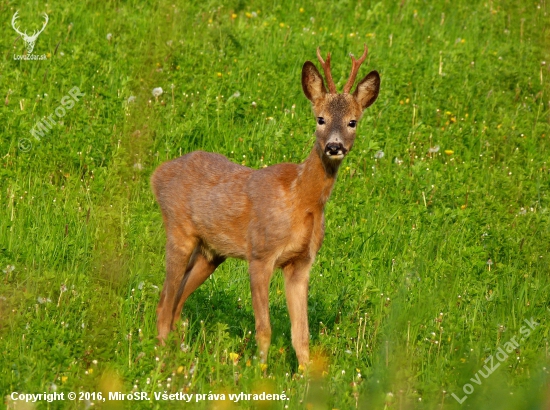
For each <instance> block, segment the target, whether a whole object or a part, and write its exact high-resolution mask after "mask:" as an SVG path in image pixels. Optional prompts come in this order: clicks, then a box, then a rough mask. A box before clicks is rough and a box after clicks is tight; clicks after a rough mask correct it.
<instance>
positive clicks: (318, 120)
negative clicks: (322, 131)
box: [317, 117, 325, 125]
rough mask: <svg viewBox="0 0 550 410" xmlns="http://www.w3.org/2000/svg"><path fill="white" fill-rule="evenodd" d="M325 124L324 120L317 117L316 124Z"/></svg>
mask: <svg viewBox="0 0 550 410" xmlns="http://www.w3.org/2000/svg"><path fill="white" fill-rule="evenodd" d="M324 123H325V119H324V118H323V117H317V124H319V125H323V124H324Z"/></svg>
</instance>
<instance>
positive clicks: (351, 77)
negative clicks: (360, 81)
mask: <svg viewBox="0 0 550 410" xmlns="http://www.w3.org/2000/svg"><path fill="white" fill-rule="evenodd" d="M368 52H369V50H368V48H367V45H366V44H365V49H364V51H363V55H362V56H361V57H360V58H359V60H356V59H355V57H354V56H353V54H351V53H350V57H351V74H350V75H349V80H348V82H347V83H346V85H345V86H344V91H343V92H344V93H349V92H350V90H351V87H353V84H354V83H355V77H357V73H358V72H359V67H361V64H363V61H365V58H367V53H368Z"/></svg>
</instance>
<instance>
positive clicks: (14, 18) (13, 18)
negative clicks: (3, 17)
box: [11, 11, 27, 37]
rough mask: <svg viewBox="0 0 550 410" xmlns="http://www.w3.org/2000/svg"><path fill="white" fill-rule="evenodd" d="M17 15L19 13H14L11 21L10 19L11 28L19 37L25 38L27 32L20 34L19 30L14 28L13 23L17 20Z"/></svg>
mask: <svg viewBox="0 0 550 410" xmlns="http://www.w3.org/2000/svg"><path fill="white" fill-rule="evenodd" d="M18 14H19V11H16V12H15V14H14V15H13V17H12V19H11V26H12V27H13V29H14V30H15V31H16V32H17V34H19V35H20V36H21V37H26V36H27V32H26V31H25V32H24V33H21V32H20V31H19V29H18V28H17V27H16V26H15V21H16V20H17V19H18V17H19V16H18Z"/></svg>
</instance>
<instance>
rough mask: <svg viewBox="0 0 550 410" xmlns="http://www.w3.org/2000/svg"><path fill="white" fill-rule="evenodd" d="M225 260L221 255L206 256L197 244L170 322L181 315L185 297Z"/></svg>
mask: <svg viewBox="0 0 550 410" xmlns="http://www.w3.org/2000/svg"><path fill="white" fill-rule="evenodd" d="M224 260H225V258H223V257H219V256H214V257H213V258H207V257H206V256H205V255H204V254H203V253H202V252H201V246H200V245H199V246H197V247H196V248H195V250H194V251H193V255H192V256H191V260H190V261H189V265H188V266H187V270H186V271H185V275H184V277H183V280H182V281H181V285H180V288H179V291H178V295H177V298H176V300H178V304H177V306H176V309H175V310H174V316H173V319H172V323H176V322H177V321H178V320H179V318H180V315H181V310H182V308H183V305H184V303H185V301H186V300H187V298H188V297H189V296H190V295H191V294H192V293H193V292H194V291H195V290H196V289H197V288H198V287H199V286H200V285H202V284H203V282H204V281H205V280H206V279H207V278H208V277H209V276H210V275H211V274H212V272H214V270H216V268H217V267H218V266H219V265H220V264H221V263H222V262H223V261H224Z"/></svg>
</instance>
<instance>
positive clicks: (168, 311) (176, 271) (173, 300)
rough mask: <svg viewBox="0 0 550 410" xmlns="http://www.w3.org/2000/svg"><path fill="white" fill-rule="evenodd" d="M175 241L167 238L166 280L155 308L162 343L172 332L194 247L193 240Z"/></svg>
mask: <svg viewBox="0 0 550 410" xmlns="http://www.w3.org/2000/svg"><path fill="white" fill-rule="evenodd" d="M177 239H179V240H177V241H176V238H174V237H170V236H169V237H168V239H167V242H166V279H165V280H164V286H163V288H162V292H161V294H160V301H159V304H158V307H157V330H158V338H159V340H160V341H164V340H165V339H166V337H167V336H168V333H170V330H172V327H173V324H174V323H173V319H174V310H175V309H176V307H177V302H178V299H177V296H178V290H179V289H180V286H181V282H182V280H183V276H184V273H185V270H186V267H187V265H188V263H189V259H190V257H191V253H192V252H193V249H194V248H195V245H196V243H195V241H194V240H193V238H185V239H182V237H181V236H179V237H178V238H177Z"/></svg>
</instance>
